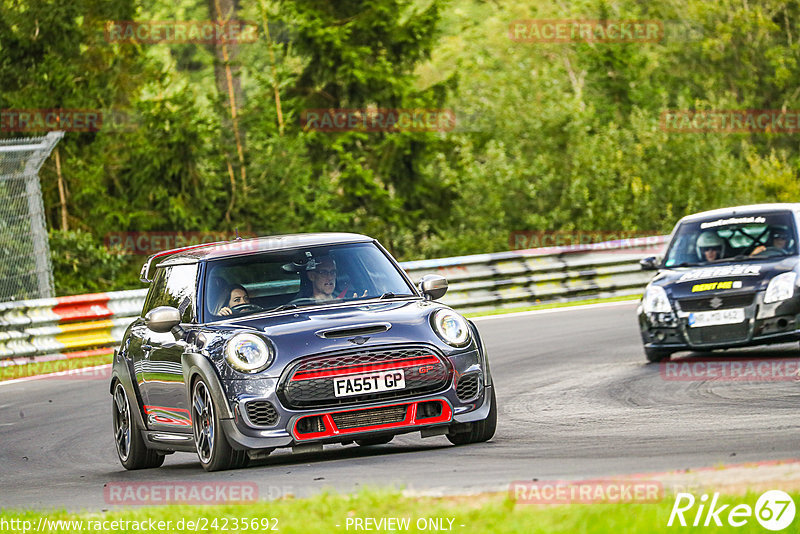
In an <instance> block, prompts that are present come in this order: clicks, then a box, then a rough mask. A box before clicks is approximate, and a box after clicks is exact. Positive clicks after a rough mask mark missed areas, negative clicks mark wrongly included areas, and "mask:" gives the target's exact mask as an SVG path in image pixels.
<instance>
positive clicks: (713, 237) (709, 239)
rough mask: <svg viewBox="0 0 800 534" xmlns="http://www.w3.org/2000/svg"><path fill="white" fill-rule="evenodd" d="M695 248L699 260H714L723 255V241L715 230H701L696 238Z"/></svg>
mask: <svg viewBox="0 0 800 534" xmlns="http://www.w3.org/2000/svg"><path fill="white" fill-rule="evenodd" d="M696 249H697V257H698V259H699V260H700V261H705V262H711V261H716V260H718V259H720V258H721V257H722V256H723V252H724V250H725V241H723V240H722V238H721V237H720V236H718V235H717V233H716V232H703V233H702V234H700V237H698V238H697V245H696Z"/></svg>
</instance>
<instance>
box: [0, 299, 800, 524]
mask: <svg viewBox="0 0 800 534" xmlns="http://www.w3.org/2000/svg"><path fill="white" fill-rule="evenodd" d="M477 324H478V327H479V329H480V330H481V332H482V334H483V336H484V338H485V341H486V345H487V347H488V349H489V354H490V357H491V362H492V372H493V375H494V379H495V382H496V387H497V395H498V401H499V405H500V413H499V421H498V431H497V434H496V435H495V437H494V439H493V440H492V441H491V442H489V443H485V444H479V445H469V446H462V447H454V446H452V445H450V443H449V442H448V441H447V440H446V439H445V438H444V437H443V436H438V437H433V438H428V439H424V440H423V439H421V438H420V437H419V434H418V433H415V434H407V435H404V436H400V437H397V438H395V439H394V441H393V442H392V443H390V444H388V445H381V446H376V447H370V448H359V447H357V446H355V445H349V446H346V447H342V446H338V445H336V446H329V447H326V449H325V451H324V452H322V453H314V454H297V455H292V454H291V453H290V452H289V451H288V450H286V451H277V452H276V453H273V455H272V456H270V457H269V458H267V459H266V460H263V461H260V462H259V463H258V464H257V465H255V466H250V467H248V468H246V469H241V470H238V471H224V472H219V473H206V472H205V471H203V469H202V468H201V467H200V464H199V463H198V462H197V459H196V457H195V456H194V455H191V454H184V453H176V454H174V455H171V456H168V457H167V460H166V462H165V464H164V466H163V467H162V468H160V469H153V470H144V471H136V472H127V471H125V470H124V469H123V468H122V466H121V465H120V464H119V462H118V460H117V457H116V453H115V451H114V443H113V439H112V433H111V416H110V409H111V406H110V405H111V397H110V395H109V394H108V383H107V380H105V379H97V380H85V379H84V380H76V379H64V378H62V379H42V380H32V381H25V382H16V383H9V384H4V385H0V507H5V508H18V507H26V508H28V507H36V508H67V509H70V510H78V509H92V510H97V509H106V508H109V505H108V504H106V502H105V500H104V496H103V495H104V494H103V486H104V484H106V483H108V482H121V481H160V482H169V481H181V482H188V481H198V482H199V481H225V482H232V481H242V482H244V481H247V482H255V483H257V484H258V487H259V496H260V497H261V498H272V497H278V496H280V495H282V494H286V493H293V494H294V495H296V496H298V497H302V496H306V495H309V494H313V493H315V492H318V491H320V490H322V489H324V488H333V489H335V490H338V491H351V490H354V489H358V488H359V487H364V486H370V487H377V486H380V487H386V486H393V487H398V488H399V487H405V488H407V489H412V490H419V491H430V492H439V491H440V492H442V493H467V492H473V491H480V490H501V489H504V488H507V486H508V483H509V482H510V481H512V480H531V479H534V478H536V479H539V480H540V481H542V480H556V479H562V480H563V479H584V478H592V477H603V476H609V475H619V474H627V473H640V472H662V471H668V470H673V469H683V468H689V467H701V466H715V465H718V464H720V463H741V462H748V461H755V460H775V459H789V458H797V457H800V418H799V417H798V414H799V413H800V383H798V382H795V381H766V382H763V381H762V382H731V381H719V380H713V381H696V380H695V381H673V380H665V379H664V378H663V377H662V374H661V373H660V369H659V366H658V365H648V364H646V362H645V358H644V354H643V352H642V348H641V344H640V340H639V335H638V331H637V324H636V318H635V304H632V303H622V304H616V305H610V306H609V305H601V306H599V307H598V306H593V307H585V308H567V309H561V310H556V311H551V312H546V313H536V314H526V315H512V316H499V317H494V318H487V319H483V320H480V321H479V322H478V323H477ZM798 355H800V349H799V348H798V345H797V344H791V345H788V344H787V345H776V346H774V347H770V348H769V349H767V350H764V349H759V350H756V349H743V350H738V351H728V352H727V353H723V357H726V358H730V357H731V356H733V357H736V358H737V359H741V360H742V361H746V360H748V359H750V358H753V357H759V358H761V357H769V358H784V359H786V358H797V357H798ZM688 356H689V354H688V353H682V354H680V355H679V356H678V357H679V358H684V357H688Z"/></svg>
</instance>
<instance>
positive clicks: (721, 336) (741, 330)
mask: <svg viewBox="0 0 800 534" xmlns="http://www.w3.org/2000/svg"><path fill="white" fill-rule="evenodd" d="M748 328H749V323H748V322H747V321H745V322H743V323H740V324H725V325H719V326H704V327H702V328H687V329H686V330H687V333H688V335H689V342H690V343H692V344H694V345H703V344H710V343H738V342H741V341H747V334H748Z"/></svg>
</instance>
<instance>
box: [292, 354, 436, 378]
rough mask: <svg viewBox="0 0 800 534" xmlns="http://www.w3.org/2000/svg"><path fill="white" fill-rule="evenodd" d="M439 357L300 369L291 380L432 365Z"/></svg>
mask: <svg viewBox="0 0 800 534" xmlns="http://www.w3.org/2000/svg"><path fill="white" fill-rule="evenodd" d="M438 363H440V362H439V358H437V357H436V356H426V357H424V358H409V359H405V360H391V361H387V362H386V363H380V362H376V363H368V364H357V365H352V366H349V367H337V368H331V367H328V368H326V369H323V370H320V371H316V370H315V371H298V372H297V373H295V374H294V375H293V376H292V378H291V380H292V381H295V380H312V379H314V378H326V377H330V376H344V375H352V374H361V373H369V372H372V371H383V370H386V369H401V368H403V367H412V366H418V365H430V364H433V365H435V364H438Z"/></svg>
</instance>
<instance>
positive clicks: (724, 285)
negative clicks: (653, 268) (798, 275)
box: [651, 256, 798, 298]
mask: <svg viewBox="0 0 800 534" xmlns="http://www.w3.org/2000/svg"><path fill="white" fill-rule="evenodd" d="M797 266H798V258H797V256H792V257H788V258H776V259H774V260H760V261H749V262H748V261H745V262H731V263H721V264H715V265H709V266H698V267H682V268H679V269H665V270H662V271H661V272H659V274H658V275H657V276H656V277H655V278H654V279H653V281H652V282H651V283H653V284H656V285H660V286H662V287H664V289H666V291H667V294H669V295H670V296H672V297H673V298H681V297H686V296H697V295H699V294H703V295H707V294H713V293H717V292H725V291H747V290H750V291H759V290H762V289H766V287H767V284H768V283H769V281H770V280H772V278H774V277H775V276H777V275H779V274H781V273H785V272H787V271H797Z"/></svg>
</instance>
